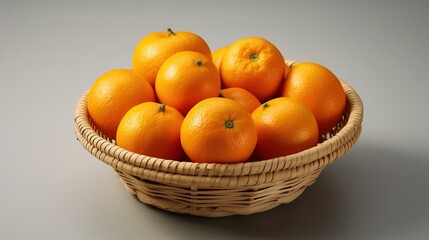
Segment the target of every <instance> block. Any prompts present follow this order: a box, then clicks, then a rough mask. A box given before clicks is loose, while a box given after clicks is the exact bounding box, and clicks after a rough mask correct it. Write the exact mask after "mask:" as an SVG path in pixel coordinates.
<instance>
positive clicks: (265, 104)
mask: <svg viewBox="0 0 429 240" xmlns="http://www.w3.org/2000/svg"><path fill="white" fill-rule="evenodd" d="M269 106H270V104H268V103H267V102H266V103H264V104H262V110H265V109H267V108H268V107H269Z"/></svg>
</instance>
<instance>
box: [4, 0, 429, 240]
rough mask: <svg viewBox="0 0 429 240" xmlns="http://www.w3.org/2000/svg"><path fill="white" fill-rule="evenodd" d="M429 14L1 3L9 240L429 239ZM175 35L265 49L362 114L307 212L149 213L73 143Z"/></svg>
mask: <svg viewBox="0 0 429 240" xmlns="http://www.w3.org/2000/svg"><path fill="white" fill-rule="evenodd" d="M428 12H429V4H428V1H359V3H358V1H335V0H330V1H324V2H323V3H322V1H223V0H222V1H207V2H206V1H203V0H199V1H180V3H179V1H177V2H175V1H171V2H166V1H160V0H158V1H154V2H151V3H149V2H144V1H68V2H65V1H64V2H62V1H52V2H46V1H28V2H23V1H12V0H11V1H1V2H0V30H1V35H0V81H1V85H0V93H1V95H0V114H1V118H0V126H1V131H0V146H1V155H0V156H1V157H0V159H1V164H0V186H1V189H0V194H1V195H0V239H30V238H31V239H33V238H36V239H276V238H277V239H427V238H428V235H429V207H428V204H427V203H428V202H429V188H428V177H429V159H428V158H429V157H428V156H429V151H428V141H427V136H428V134H429V127H428V123H429V114H428V110H427V106H426V104H427V103H428V102H429V97H428V94H427V91H428V89H429V79H428V66H429V64H428V63H429V62H428V57H429V45H428V43H429V28H428V26H429V14H428ZM167 27H172V28H173V29H175V30H187V31H192V32H195V33H197V34H199V35H200V36H202V37H203V38H204V39H205V40H206V41H207V42H208V43H209V45H210V47H211V49H212V50H215V49H217V48H219V47H223V46H226V45H228V44H230V43H232V42H233V41H235V40H237V39H240V38H243V37H249V36H262V37H264V38H267V39H268V40H270V41H271V42H273V43H274V44H276V45H277V46H278V48H279V49H280V50H281V51H282V53H283V54H284V56H285V57H286V58H288V59H294V60H298V61H314V62H318V63H320V64H322V65H325V66H326V67H328V68H330V69H331V70H332V71H333V72H334V73H336V75H338V76H339V77H340V78H342V79H345V80H346V81H347V82H349V83H350V84H351V85H352V86H353V87H354V88H355V89H356V90H357V91H358V93H359V94H360V96H361V97H362V99H363V102H364V104H365V117H364V124H363V132H362V135H361V138H360V139H359V142H358V143H357V144H356V145H355V146H354V148H353V149H352V150H351V151H350V152H348V153H347V154H346V155H345V156H344V157H342V158H341V159H340V160H338V161H336V162H334V163H333V164H332V165H330V166H328V167H327V168H326V170H325V171H324V172H323V173H322V174H321V176H320V177H319V179H318V181H317V182H316V183H315V184H314V185H313V186H311V187H310V188H308V189H307V190H306V191H305V192H304V194H303V195H301V196H300V197H299V198H298V199H297V200H296V201H294V202H292V203H290V204H288V205H283V206H280V207H277V208H275V209H273V210H271V211H268V212H265V213H261V214H255V215H251V216H235V217H227V218H220V219H206V218H199V217H192V216H184V215H179V214H172V213H167V212H164V211H160V210H158V209H155V208H153V207H149V206H146V205H144V204H142V203H140V202H138V201H137V200H136V199H135V198H134V197H132V196H131V195H130V194H128V193H127V192H126V190H125V189H124V188H123V186H122V185H121V183H120V182H119V181H118V179H117V178H116V176H115V174H114V172H113V170H112V169H111V168H110V167H108V166H107V165H105V164H103V163H102V162H100V161H98V160H97V159H96V158H94V157H92V155H90V154H89V153H87V152H86V151H85V150H84V149H83V148H82V147H81V145H80V144H79V142H77V141H76V138H75V135H74V121H73V115H74V107H75V103H76V101H77V100H78V98H79V97H80V96H81V94H83V93H84V92H85V91H86V90H87V89H88V88H89V87H90V86H91V84H92V82H93V81H94V80H95V79H96V78H97V77H98V76H100V75H101V74H102V73H104V72H106V71H108V70H110V69H115V68H129V67H130V66H131V56H132V52H133V49H134V47H135V45H136V44H137V42H138V41H139V40H140V39H141V38H142V37H143V36H145V35H146V34H148V33H151V32H154V31H163V30H164V29H166V28H167Z"/></svg>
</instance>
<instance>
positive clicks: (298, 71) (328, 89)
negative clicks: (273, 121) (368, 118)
mask: <svg viewBox="0 0 429 240" xmlns="http://www.w3.org/2000/svg"><path fill="white" fill-rule="evenodd" d="M281 95H282V96H285V97H291V98H294V99H297V100H299V101H300V102H302V103H304V104H305V105H306V106H307V107H308V108H310V110H311V111H312V112H313V114H314V116H315V117H316V120H317V123H318V125H319V132H320V134H324V133H326V132H328V131H330V130H331V129H332V128H333V127H334V126H335V125H336V124H337V123H338V122H339V121H340V119H341V116H342V115H343V112H344V109H345V106H346V95H345V93H344V90H343V88H342V86H341V83H340V81H339V80H338V78H337V77H336V76H335V75H334V74H333V73H332V72H331V71H330V70H329V69H327V68H326V67H324V66H322V65H320V64H317V63H310V62H302V63H299V64H297V65H294V66H293V67H292V68H291V70H290V72H289V73H288V75H287V76H286V78H285V81H284V83H283V87H282V90H281Z"/></svg>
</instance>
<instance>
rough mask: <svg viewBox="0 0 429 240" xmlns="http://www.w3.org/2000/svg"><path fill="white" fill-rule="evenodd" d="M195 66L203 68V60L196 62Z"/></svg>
mask: <svg viewBox="0 0 429 240" xmlns="http://www.w3.org/2000/svg"><path fill="white" fill-rule="evenodd" d="M195 65H197V66H198V67H201V66H203V62H202V61H201V60H196V61H195Z"/></svg>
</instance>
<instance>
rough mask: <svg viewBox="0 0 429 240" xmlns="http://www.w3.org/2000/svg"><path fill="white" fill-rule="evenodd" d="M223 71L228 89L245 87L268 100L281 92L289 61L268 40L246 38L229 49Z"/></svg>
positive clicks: (261, 98)
mask: <svg viewBox="0 0 429 240" xmlns="http://www.w3.org/2000/svg"><path fill="white" fill-rule="evenodd" d="M220 74H221V79H222V86H223V87H224V88H229V87H241V88H244V89H246V90H247V91H249V92H251V93H252V94H253V95H255V96H256V97H257V98H258V99H259V101H261V102H264V101H266V100H268V99H271V98H272V97H273V96H275V95H276V93H277V92H278V89H279V88H280V86H281V83H282V82H283V78H284V74H285V60H284V58H283V55H282V54H281V53H280V51H279V50H278V49H277V47H276V46H274V45H273V44H272V43H271V42H269V41H268V40H266V39H264V38H258V37H251V38H243V39H240V40H238V41H236V42H234V43H233V44H231V45H230V46H229V47H228V49H227V50H226V51H225V53H224V55H223V58H222V61H221V64H220Z"/></svg>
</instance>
